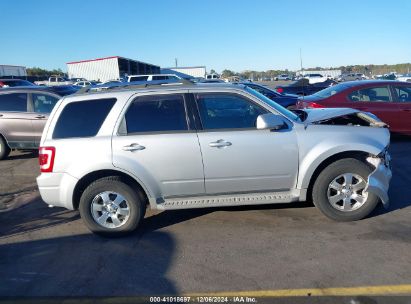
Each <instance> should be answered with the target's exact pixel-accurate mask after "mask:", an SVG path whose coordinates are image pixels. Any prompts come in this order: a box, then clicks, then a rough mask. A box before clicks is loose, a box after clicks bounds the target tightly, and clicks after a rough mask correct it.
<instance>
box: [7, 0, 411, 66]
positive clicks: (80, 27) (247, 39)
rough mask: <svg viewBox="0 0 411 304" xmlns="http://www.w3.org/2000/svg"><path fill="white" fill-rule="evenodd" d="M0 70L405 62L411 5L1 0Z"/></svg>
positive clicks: (315, 0) (406, 0)
mask: <svg viewBox="0 0 411 304" xmlns="http://www.w3.org/2000/svg"><path fill="white" fill-rule="evenodd" d="M0 12H1V14H0V16H1V18H0V28H1V29H2V33H1V39H0V41H1V43H0V64H14V65H25V66H27V67H33V66H38V67H42V68H50V69H51V68H61V69H63V70H66V62H69V61H77V60H84V59H93V58H99V57H106V56H116V55H118V56H124V57H128V58H132V59H137V60H141V61H145V62H149V63H153V64H158V65H160V66H162V67H167V66H173V65H174V58H176V57H177V58H178V63H179V65H180V66H194V65H205V66H206V67H207V70H210V69H215V70H217V71H218V72H220V71H221V70H223V69H225V68H227V69H231V70H234V71H243V70H246V69H249V70H250V69H252V70H268V69H285V68H288V69H290V70H296V69H298V68H299V66H300V60H299V49H300V48H302V57H303V66H304V67H315V66H322V67H329V66H339V65H348V64H384V63H386V64H395V63H404V62H411V38H410V37H411V21H410V17H409V16H410V12H411V0H391V1H386V0H374V1H371V0H355V1H353V0H343V1H334V0H333V1H330V0H310V1H305V0H294V1H289V0H288V1H285V0H267V1H262V0H253V1H250V0H245V1H242V0H208V1H205V0H204V1H189V0H179V1H177V0H174V1H173V0H153V1H143V0H122V1H112V0H111V1H108V0H107V1H106V0H98V1H97V0H88V1H85V0H72V1H55V0H52V1H49V0H42V1H29V0H26V1H24V0H13V1H10V0H0Z"/></svg>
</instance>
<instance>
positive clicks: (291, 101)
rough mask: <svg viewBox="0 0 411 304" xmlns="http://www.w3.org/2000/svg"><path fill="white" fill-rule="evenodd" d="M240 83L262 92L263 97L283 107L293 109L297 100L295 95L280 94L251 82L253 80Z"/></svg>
mask: <svg viewBox="0 0 411 304" xmlns="http://www.w3.org/2000/svg"><path fill="white" fill-rule="evenodd" d="M241 84H243V85H245V86H247V87H249V88H250V89H253V90H256V91H257V92H259V93H261V94H263V95H264V96H265V97H268V98H270V99H271V100H272V101H275V102H276V103H278V104H279V105H282V106H283V107H284V108H288V109H293V108H294V107H295V105H296V103H297V101H298V96H297V95H291V94H281V93H278V92H276V91H274V90H271V89H270V88H267V87H265V86H262V85H259V84H256V83H253V82H242V83H241Z"/></svg>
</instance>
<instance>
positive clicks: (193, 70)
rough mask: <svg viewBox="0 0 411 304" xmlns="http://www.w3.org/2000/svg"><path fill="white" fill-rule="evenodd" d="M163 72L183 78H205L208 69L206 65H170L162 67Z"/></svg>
mask: <svg viewBox="0 0 411 304" xmlns="http://www.w3.org/2000/svg"><path fill="white" fill-rule="evenodd" d="M161 74H175V75H177V76H179V77H181V78H185V79H187V78H193V77H194V78H205V77H206V74H207V71H206V67H205V66H193V67H170V68H162V69H161Z"/></svg>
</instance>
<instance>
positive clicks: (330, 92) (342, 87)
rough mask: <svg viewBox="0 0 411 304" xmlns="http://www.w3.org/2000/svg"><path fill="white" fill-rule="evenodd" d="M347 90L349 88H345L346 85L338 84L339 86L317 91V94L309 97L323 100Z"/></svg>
mask: <svg viewBox="0 0 411 304" xmlns="http://www.w3.org/2000/svg"><path fill="white" fill-rule="evenodd" d="M348 88H349V86H347V85H346V84H344V83H340V84H337V85H335V86H331V87H328V88H326V89H324V90H321V91H318V92H317V93H314V94H312V95H311V96H314V97H317V98H321V99H323V98H327V97H330V96H333V95H335V94H337V93H340V92H342V91H344V90H345V89H348Z"/></svg>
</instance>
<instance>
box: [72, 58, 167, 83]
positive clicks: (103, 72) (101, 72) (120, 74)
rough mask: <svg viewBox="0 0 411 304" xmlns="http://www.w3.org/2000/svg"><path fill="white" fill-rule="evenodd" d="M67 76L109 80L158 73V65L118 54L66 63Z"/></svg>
mask: <svg viewBox="0 0 411 304" xmlns="http://www.w3.org/2000/svg"><path fill="white" fill-rule="evenodd" d="M67 73H68V78H70V79H73V78H85V79H87V80H95V81H102V82H105V81H109V80H118V79H121V78H126V77H127V76H128V75H139V74H160V67H159V66H156V65H153V64H149V63H145V62H141V61H137V60H133V59H128V58H124V57H120V56H112V57H105V58H97V59H91V60H82V61H73V62H68V63H67Z"/></svg>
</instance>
